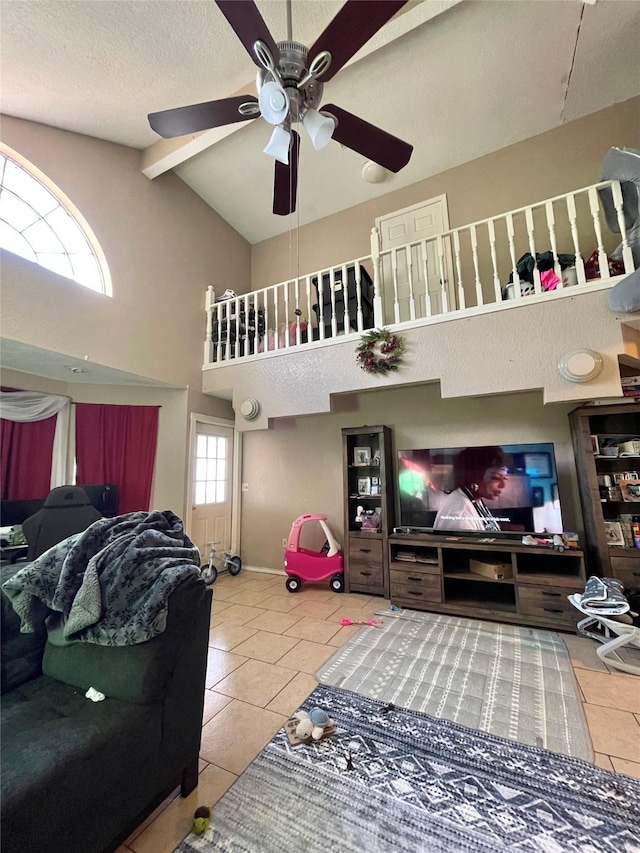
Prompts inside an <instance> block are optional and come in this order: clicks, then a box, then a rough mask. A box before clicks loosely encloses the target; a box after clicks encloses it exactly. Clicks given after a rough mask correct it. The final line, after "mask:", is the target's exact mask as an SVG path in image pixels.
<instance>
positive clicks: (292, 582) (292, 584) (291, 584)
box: [285, 575, 302, 592]
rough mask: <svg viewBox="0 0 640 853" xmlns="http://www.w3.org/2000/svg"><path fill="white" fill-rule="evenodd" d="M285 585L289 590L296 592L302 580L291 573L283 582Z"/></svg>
mask: <svg viewBox="0 0 640 853" xmlns="http://www.w3.org/2000/svg"><path fill="white" fill-rule="evenodd" d="M285 586H286V587H287V589H288V590H289V592H298V591H299V589H300V587H301V586H302V581H301V580H300V578H296V577H294V576H293V575H292V576H291V577H289V578H287V580H286V582H285Z"/></svg>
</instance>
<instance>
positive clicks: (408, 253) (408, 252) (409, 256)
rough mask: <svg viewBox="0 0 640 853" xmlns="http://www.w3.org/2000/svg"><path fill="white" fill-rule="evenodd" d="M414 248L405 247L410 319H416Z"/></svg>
mask: <svg viewBox="0 0 640 853" xmlns="http://www.w3.org/2000/svg"><path fill="white" fill-rule="evenodd" d="M412 251H413V248H412V246H405V258H406V264H407V283H408V285H409V319H410V320H415V319H416V299H415V294H414V292H413V257H412V254H411V253H412Z"/></svg>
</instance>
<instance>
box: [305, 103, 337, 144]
mask: <svg viewBox="0 0 640 853" xmlns="http://www.w3.org/2000/svg"><path fill="white" fill-rule="evenodd" d="M302 126H303V127H304V129H305V130H306V131H307V133H308V135H309V139H310V140H311V144H312V145H313V147H314V148H315V149H316V151H320V149H321V148H324V147H325V145H327V144H328V143H329V141H330V140H331V137H332V136H333V131H334V130H335V129H336V120H335V119H334V117H333V116H331V115H328V114H327V113H319V112H318V111H317V110H314V109H308V110H307V111H306V113H305V114H304V117H303V119H302Z"/></svg>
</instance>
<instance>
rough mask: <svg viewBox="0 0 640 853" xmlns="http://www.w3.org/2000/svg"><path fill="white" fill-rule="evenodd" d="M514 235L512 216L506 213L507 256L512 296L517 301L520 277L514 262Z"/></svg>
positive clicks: (519, 295)
mask: <svg viewBox="0 0 640 853" xmlns="http://www.w3.org/2000/svg"><path fill="white" fill-rule="evenodd" d="M515 234H516V232H515V228H514V227H513V215H512V214H511V213H507V237H508V238H509V254H510V256H511V275H512V278H513V295H514V296H515V297H517V298H518V299H519V298H520V297H521V296H522V292H521V290H520V276H519V275H518V266H517V261H516V241H515Z"/></svg>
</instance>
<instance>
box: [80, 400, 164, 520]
mask: <svg viewBox="0 0 640 853" xmlns="http://www.w3.org/2000/svg"><path fill="white" fill-rule="evenodd" d="M157 442H158V406H107V405H99V404H93V403H77V404H76V462H77V472H76V482H77V483H78V484H82V483H86V484H90V483H113V484H115V485H117V486H118V491H119V506H118V512H119V513H120V514H123V513H125V512H136V511H137V510H148V509H149V505H150V502H151V485H152V482H153V469H154V464H155V458H156V445H157Z"/></svg>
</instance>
